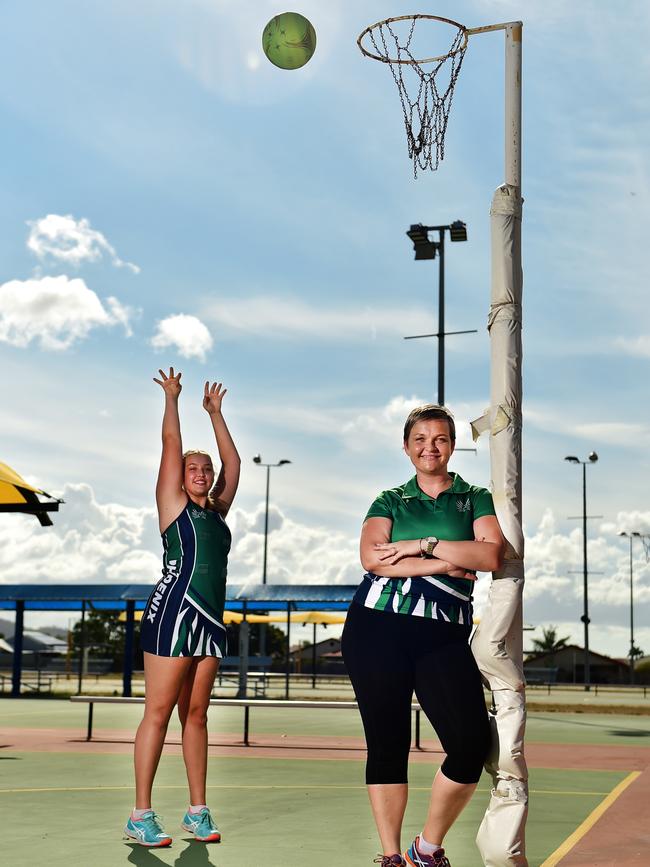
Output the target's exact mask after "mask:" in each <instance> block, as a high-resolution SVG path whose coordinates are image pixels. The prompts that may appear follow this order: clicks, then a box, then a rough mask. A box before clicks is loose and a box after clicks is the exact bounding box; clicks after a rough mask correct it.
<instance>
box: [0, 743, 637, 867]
mask: <svg viewBox="0 0 650 867" xmlns="http://www.w3.org/2000/svg"><path fill="white" fill-rule="evenodd" d="M0 767H1V768H2V771H1V773H2V783H1V786H0V811H1V812H2V814H3V815H4V816H5V818H6V821H5V822H3V825H4V833H3V840H2V845H3V862H4V863H6V864H11V865H12V867H18V865H22V864H38V865H40V864H43V865H45V864H47V865H48V867H63V865H65V867H69V865H70V864H78V865H83V867H85V865H92V867H114V865H118V864H126V863H131V864H143V865H151V867H153V865H155V864H156V863H160V864H173V865H179V867H180V865H197V867H198V865H215V867H216V865H218V867H235V865H238V867H253V865H258V864H259V865H264V867H280V865H286V864H287V863H308V864H309V865H310V867H326V865H327V867H329V865H332V864H335V863H343V864H345V865H350V867H354V865H360V867H361V865H370V864H371V863H372V859H373V857H374V855H375V853H376V851H377V842H376V836H375V831H374V828H373V825H372V820H371V817H370V810H369V807H368V803H367V799H366V793H365V788H364V786H363V784H362V782H363V763H362V762H359V761H345V762H341V761H308V760H301V759H260V758H258V757H252V758H250V759H248V758H214V759H211V760H210V770H209V790H208V792H209V797H208V800H209V802H210V804H211V806H212V808H213V810H214V813H215V815H216V816H217V817H218V822H219V825H220V827H221V830H222V833H223V838H224V842H223V843H221V844H220V845H218V846H215V845H212V846H206V845H204V844H200V843H196V842H194V841H193V840H191V839H190V838H189V835H188V834H187V833H186V832H183V831H181V830H180V828H179V827H178V823H179V822H180V818H181V816H182V813H183V811H184V809H185V806H186V786H185V779H184V770H183V763H182V760H181V758H180V757H177V756H163V760H162V762H161V766H160V770H159V773H158V777H157V781H156V783H157V784H156V789H155V805H156V809H157V810H158V811H159V812H160V813H161V815H162V816H163V818H164V820H165V823H166V826H167V829H168V830H169V831H170V832H171V833H172V834H174V835H176V836H175V840H174V844H173V846H172V847H171V849H169V850H156V851H155V852H152V851H150V850H144V849H142V848H141V847H139V846H136V845H134V844H131V843H129V842H126V841H124V840H122V837H121V829H122V826H123V823H124V821H125V820H126V817H127V815H128V811H129V809H130V808H131V806H132V788H131V779H132V770H131V758H130V756H128V755H106V754H100V755H80V754H71V753H13V752H7V751H4V750H3V751H2V760H0ZM432 768H433V766H432V767H429V766H426V765H421V764H417V765H413V766H412V767H411V795H410V801H409V807H408V811H407V816H406V822H405V840H404V842H405V843H406V842H407V838H410V837H412V836H414V835H415V834H416V833H418V832H419V831H420V830H421V823H422V821H423V818H424V815H425V811H426V805H427V800H428V788H429V784H430V781H431V776H432ZM625 776H626V774H625V773H624V772H611V771H610V772H607V771H588V772H577V771H566V770H535V771H533V772H532V774H531V785H530V788H531V820H530V821H529V824H528V830H527V838H528V853H529V860H530V865H531V867H535V865H540V864H541V863H542V862H543V861H544V859H545V858H546V857H548V855H550V854H551V852H553V851H554V850H555V849H556V848H557V846H559V845H560V843H561V842H562V841H563V840H564V839H565V838H566V837H567V836H568V835H569V834H570V833H571V832H572V831H573V830H574V829H575V828H576V826H577V825H578V824H580V822H582V821H583V820H584V818H585V817H586V816H587V815H589V813H590V812H591V811H592V810H593V809H594V808H595V807H596V806H597V805H598V804H599V803H600V801H602V799H603V798H604V797H605V796H606V795H607V794H608V793H609V792H610V791H611V790H612V788H613V787H614V786H615V785H616V784H617V783H618V782H619V781H620V780H622V779H623V778H624V777H625ZM487 791H488V780H487V778H484V779H483V780H482V782H481V784H480V789H479V792H478V793H477V795H476V796H475V798H474V800H473V801H472V803H471V804H470V806H469V807H468V808H467V810H466V811H465V812H464V813H463V815H462V816H461V818H460V819H459V820H458V822H457V823H456V825H455V826H454V828H453V830H452V832H451V833H450V834H449V836H448V838H447V841H446V843H447V848H448V852H449V854H450V857H451V858H452V859H453V860H452V863H453V864H454V865H458V867H481V859H480V858H479V856H478V852H477V850H476V847H475V845H474V836H475V834H476V828H477V826H478V824H479V821H480V817H481V815H482V813H483V810H484V809H485V804H486V798H487ZM11 816H16V817H22V818H21V820H20V821H15V822H14V821H11ZM27 817H28V821H27ZM296 859H298V860H296Z"/></svg>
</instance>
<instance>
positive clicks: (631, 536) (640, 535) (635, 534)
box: [618, 530, 648, 683]
mask: <svg viewBox="0 0 650 867" xmlns="http://www.w3.org/2000/svg"><path fill="white" fill-rule="evenodd" d="M618 535H619V536H626V537H627V538H628V539H629V540H630V683H634V657H635V655H636V654H635V650H636V648H635V646H634V561H633V559H632V541H633V539H634V538H637V539H644V538H646V539H647V538H648V537H647V536H644V535H643V533H639V532H637V531H635V530H633V531H632V532H630V533H627V532H625V530H623V531H622V532H621V533H619V534H618Z"/></svg>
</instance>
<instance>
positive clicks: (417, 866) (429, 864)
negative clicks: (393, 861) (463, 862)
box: [404, 837, 451, 867]
mask: <svg viewBox="0 0 650 867" xmlns="http://www.w3.org/2000/svg"><path fill="white" fill-rule="evenodd" d="M419 842H420V838H419V837H416V838H415V840H414V841H413V842H412V843H411V845H410V846H409V848H408V849H407V850H406V852H405V853H404V857H405V858H406V863H407V864H409V865H411V864H412V865H413V867H451V864H450V863H449V859H448V858H447V856H446V855H445V850H444V849H436V851H435V852H434V853H433V855H422V854H421V853H420V851H419V850H418V843H419Z"/></svg>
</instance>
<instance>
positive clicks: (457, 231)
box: [449, 220, 467, 241]
mask: <svg viewBox="0 0 650 867" xmlns="http://www.w3.org/2000/svg"><path fill="white" fill-rule="evenodd" d="M449 237H450V238H451V240H452V241H466V240H467V225H466V224H465V223H463V221H462V220H455V221H454V222H453V223H452V224H451V226H450V227H449Z"/></svg>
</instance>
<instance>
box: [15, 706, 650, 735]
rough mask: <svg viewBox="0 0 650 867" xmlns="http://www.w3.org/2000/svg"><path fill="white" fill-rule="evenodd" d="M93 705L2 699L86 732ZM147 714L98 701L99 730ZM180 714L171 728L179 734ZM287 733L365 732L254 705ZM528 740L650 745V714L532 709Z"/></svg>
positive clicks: (31, 723) (227, 717) (260, 726)
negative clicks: (90, 708)
mask: <svg viewBox="0 0 650 867" xmlns="http://www.w3.org/2000/svg"><path fill="white" fill-rule="evenodd" d="M87 717H88V707H87V706H86V705H83V704H72V703H71V702H69V701H67V700H56V699H40V700H39V699H2V700H1V701H0V719H1V721H2V722H1V723H0V724H2V725H3V726H18V727H21V728H41V727H42V728H70V729H78V730H79V733H80V734H84V733H85V731H86V721H87ZM141 718H142V705H139V704H138V705H133V706H126V705H102V704H97V705H95V712H94V731H95V732H96V733H97V736H98V737H101V730H102V729H120V730H122V731H123V733H124V736H125V737H128V736H129V734H130V733H133V732H135V729H136V728H137V726H138V723H139V722H140V719H141ZM243 718H244V711H243V708H231V707H212V708H210V733H211V740H212V741H215V740H218V735H219V732H228V733H239V732H242V731H243ZM178 731H179V725H178V721H177V719H176V717H175V716H174V717H172V721H171V723H170V732H171V733H173V734H176V733H178ZM255 733H258V734H277V735H282V734H287V735H305V736H322V737H363V730H362V728H361V722H360V720H359V715H358V713H357V712H356V711H355V710H328V709H325V708H323V709H320V708H317V709H314V710H306V709H299V708H296V709H292V710H288V711H281V710H279V709H278V708H272V707H269V708H254V709H252V710H251V736H252V737H253V739H254V735H255ZM422 737H423V738H429V737H433V732H432V730H431V728H430V727H429V725H428V722H427V721H426V719H425V718H424V717H423V718H422ZM526 739H527V741H528V742H529V743H538V742H541V743H554V744H555V743H564V744H571V743H579V744H620V745H628V746H645V745H647V746H649V747H650V717H649V716H633V715H625V714H603V715H599V714H591V713H589V714H587V713H552V712H550V711H549V712H537V711H536V712H534V713H529V714H528V724H527V728H526Z"/></svg>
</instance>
